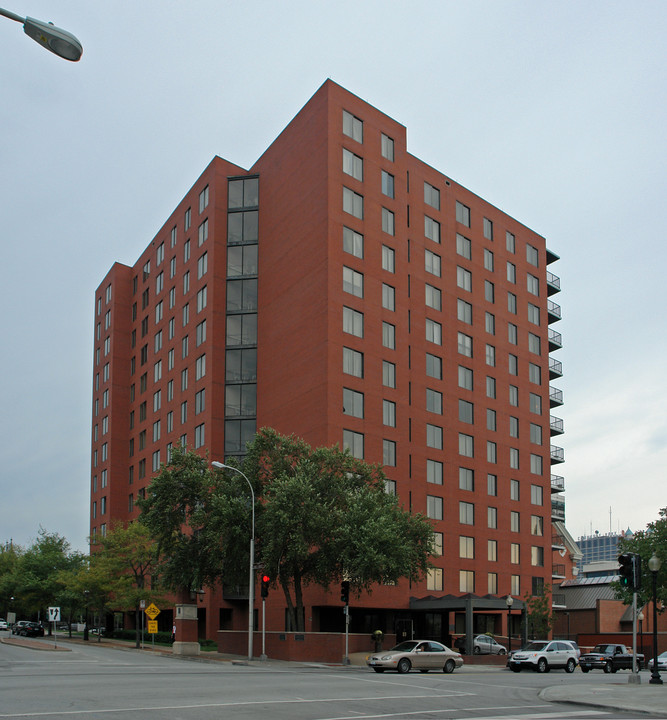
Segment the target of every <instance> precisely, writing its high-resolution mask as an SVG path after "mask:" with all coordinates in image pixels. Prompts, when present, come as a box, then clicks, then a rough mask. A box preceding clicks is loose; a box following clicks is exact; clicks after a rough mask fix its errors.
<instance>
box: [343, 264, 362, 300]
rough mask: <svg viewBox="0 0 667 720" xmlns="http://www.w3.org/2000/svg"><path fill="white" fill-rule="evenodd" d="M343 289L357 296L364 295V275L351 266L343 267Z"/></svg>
mask: <svg viewBox="0 0 667 720" xmlns="http://www.w3.org/2000/svg"><path fill="white" fill-rule="evenodd" d="M343 291H344V292H346V293H350V295H354V296H355V297H363V296H364V276H363V275H362V274H361V273H360V272H357V271H356V270H352V268H349V267H343Z"/></svg>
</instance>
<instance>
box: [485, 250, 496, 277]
mask: <svg viewBox="0 0 667 720" xmlns="http://www.w3.org/2000/svg"><path fill="white" fill-rule="evenodd" d="M493 268H494V261H493V253H492V252H491V250H486V249H485V250H484V269H485V270H488V271H489V272H493Z"/></svg>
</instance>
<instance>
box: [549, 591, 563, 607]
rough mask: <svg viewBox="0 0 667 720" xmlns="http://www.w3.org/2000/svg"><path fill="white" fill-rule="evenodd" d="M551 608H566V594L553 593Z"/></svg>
mask: <svg viewBox="0 0 667 720" xmlns="http://www.w3.org/2000/svg"><path fill="white" fill-rule="evenodd" d="M551 607H565V594H564V593H552V595H551Z"/></svg>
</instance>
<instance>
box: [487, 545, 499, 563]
mask: <svg viewBox="0 0 667 720" xmlns="http://www.w3.org/2000/svg"><path fill="white" fill-rule="evenodd" d="M486 559H487V560H488V561H489V562H498V541H497V540H487V541H486Z"/></svg>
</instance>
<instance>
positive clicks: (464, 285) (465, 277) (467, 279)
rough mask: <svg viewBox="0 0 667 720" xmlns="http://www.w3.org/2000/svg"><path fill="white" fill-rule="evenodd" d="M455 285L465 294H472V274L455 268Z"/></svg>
mask: <svg viewBox="0 0 667 720" xmlns="http://www.w3.org/2000/svg"><path fill="white" fill-rule="evenodd" d="M456 284H457V285H458V287H460V288H461V289H462V290H465V291H466V292H472V273H471V272H470V270H466V269H465V268H462V267H457V268H456Z"/></svg>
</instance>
